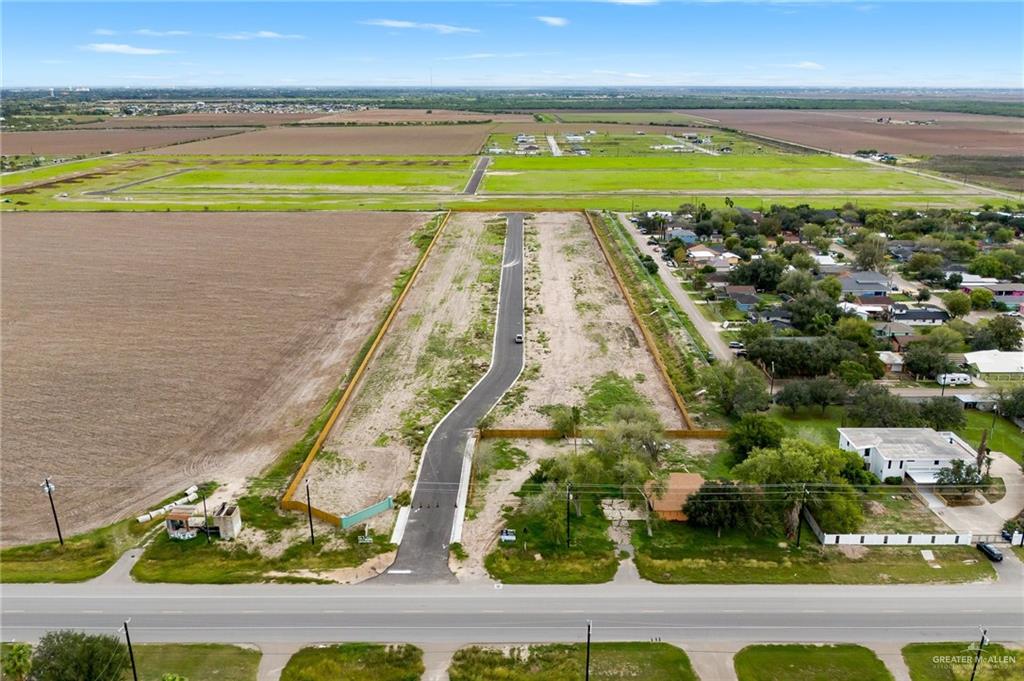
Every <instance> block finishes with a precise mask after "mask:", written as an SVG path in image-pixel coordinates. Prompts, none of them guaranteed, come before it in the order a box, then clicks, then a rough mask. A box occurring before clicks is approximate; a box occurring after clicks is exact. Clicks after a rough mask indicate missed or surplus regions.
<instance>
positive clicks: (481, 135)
mask: <svg viewBox="0 0 1024 681" xmlns="http://www.w3.org/2000/svg"><path fill="white" fill-rule="evenodd" d="M490 127H491V125H490V124H487V123H482V124H479V125H473V124H470V125H426V126H420V125H409V126H406V125H400V126H380V125H368V126H351V127H350V126H337V127H334V126H308V127H302V126H291V127H279V128H267V129H265V130H256V131H253V132H248V133H245V134H242V135H232V136H231V137H223V138H220V139H213V140H205V141H203V142H195V143H191V144H182V145H180V146H176V147H171V148H168V149H163V150H161V151H159V152H157V153H166V154H322V155H333V154H385V155H396V156H412V155H417V154H430V155H455V156H460V155H465V154H475V153H476V152H477V151H478V150H479V148H480V146H481V145H482V144H483V143H484V140H485V139H486V138H487V134H488V130H489V129H490Z"/></svg>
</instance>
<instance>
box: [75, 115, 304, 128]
mask: <svg viewBox="0 0 1024 681" xmlns="http://www.w3.org/2000/svg"><path fill="white" fill-rule="evenodd" d="M317 116H323V114H322V113H184V114H170V115H168V116H128V117H126V118H108V119H106V120H103V121H97V122H95V123H86V124H85V125H80V126H78V127H79V128H168V127H179V126H181V127H188V126H190V125H234V126H246V125H281V124H282V123H297V122H298V121H304V120H307V119H310V118H316V117H317Z"/></svg>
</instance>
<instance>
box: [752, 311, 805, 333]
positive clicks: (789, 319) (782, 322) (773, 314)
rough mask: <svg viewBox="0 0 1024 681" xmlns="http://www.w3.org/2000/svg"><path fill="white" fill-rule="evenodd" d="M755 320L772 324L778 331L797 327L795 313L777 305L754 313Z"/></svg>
mask: <svg viewBox="0 0 1024 681" xmlns="http://www.w3.org/2000/svg"><path fill="white" fill-rule="evenodd" d="M752 316H753V318H754V320H755V321H758V322H764V323H765V324H771V325H772V327H774V329H775V330H776V331H784V330H786V329H792V328H795V327H794V326H793V313H792V312H790V311H789V310H787V309H786V308H784V307H780V306H775V307H771V308H769V309H767V310H764V311H761V312H755V313H752Z"/></svg>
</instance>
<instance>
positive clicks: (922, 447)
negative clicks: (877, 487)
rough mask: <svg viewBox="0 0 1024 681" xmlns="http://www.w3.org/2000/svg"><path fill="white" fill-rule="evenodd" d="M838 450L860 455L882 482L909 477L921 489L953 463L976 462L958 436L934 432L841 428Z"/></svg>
mask: <svg viewBox="0 0 1024 681" xmlns="http://www.w3.org/2000/svg"><path fill="white" fill-rule="evenodd" d="M839 447H840V449H844V450H846V451H848V452H857V453H858V454H860V455H861V457H862V459H863V461H864V465H865V467H866V468H868V469H869V470H870V471H871V472H872V473H874V474H875V475H877V476H878V477H879V478H880V479H882V480H884V479H885V478H892V477H899V478H903V477H908V478H910V479H911V480H912V481H914V482H915V483H917V484H919V485H934V484H935V483H936V481H937V479H936V476H937V475H938V472H939V471H940V470H941V469H943V468H948V467H949V466H950V465H951V464H952V462H953V461H957V460H960V461H964V462H966V463H973V462H974V460H975V458H976V452H975V451H974V450H973V449H972V448H971V446H970V445H969V444H967V443H966V442H964V441H963V440H962V439H960V438H959V437H958V436H957V435H956V434H954V433H951V432H945V431H943V432H937V431H935V430H932V429H931V428H840V429H839Z"/></svg>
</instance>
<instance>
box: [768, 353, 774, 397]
mask: <svg viewBox="0 0 1024 681" xmlns="http://www.w3.org/2000/svg"><path fill="white" fill-rule="evenodd" d="M771 381H772V382H771V385H770V386H768V396H769V397H771V399H772V402H774V401H775V398H774V397H772V396H773V395H775V360H774V359H773V360H772V375H771Z"/></svg>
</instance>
